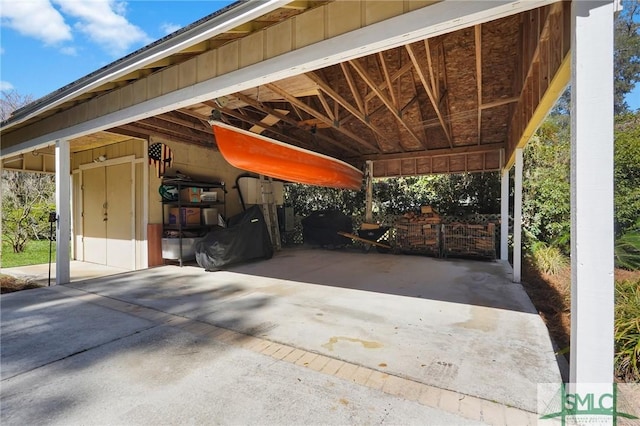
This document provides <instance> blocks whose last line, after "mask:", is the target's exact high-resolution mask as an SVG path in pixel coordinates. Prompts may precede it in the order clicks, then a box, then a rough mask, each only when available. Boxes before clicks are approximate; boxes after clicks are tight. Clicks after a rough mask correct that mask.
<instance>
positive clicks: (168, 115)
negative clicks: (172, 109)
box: [155, 110, 211, 132]
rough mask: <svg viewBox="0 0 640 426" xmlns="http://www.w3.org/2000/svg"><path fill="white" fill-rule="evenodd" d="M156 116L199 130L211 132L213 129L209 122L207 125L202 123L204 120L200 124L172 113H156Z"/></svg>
mask: <svg viewBox="0 0 640 426" xmlns="http://www.w3.org/2000/svg"><path fill="white" fill-rule="evenodd" d="M178 111H181V110H178ZM188 115H189V116H191V115H192V114H188ZM155 118H158V119H160V120H164V121H167V122H169V123H173V124H178V125H180V126H183V127H187V128H189V129H194V130H198V131H201V132H209V131H210V130H211V127H210V126H209V125H208V124H207V125H205V123H202V122H199V123H200V124H197V123H194V122H193V121H189V120H185V119H183V118H178V117H175V116H173V115H171V113H165V114H159V115H156V116H155Z"/></svg>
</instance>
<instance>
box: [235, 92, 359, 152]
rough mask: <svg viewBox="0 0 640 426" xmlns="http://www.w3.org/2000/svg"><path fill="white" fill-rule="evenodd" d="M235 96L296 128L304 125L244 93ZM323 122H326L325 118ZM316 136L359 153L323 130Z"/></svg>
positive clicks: (343, 148) (338, 146) (342, 148)
mask: <svg viewBox="0 0 640 426" xmlns="http://www.w3.org/2000/svg"><path fill="white" fill-rule="evenodd" d="M233 96H234V97H236V98H238V99H240V100H241V101H242V102H244V103H246V104H248V105H251V106H252V107H254V108H255V109H257V110H258V111H262V112H263V113H265V114H271V115H274V116H276V117H278V118H279V119H280V120H282V121H284V122H286V123H287V124H290V125H291V126H293V127H295V128H300V127H301V126H302V125H301V124H300V123H298V122H297V121H296V120H294V119H293V118H291V117H289V116H287V115H284V114H280V113H279V112H278V111H276V110H275V109H273V108H270V107H268V106H266V105H264V104H262V103H260V102H258V101H256V100H255V99H253V98H250V97H249V96H246V95H243V94H242V93H234V94H233ZM323 122H325V121H324V120H323ZM325 123H326V122H325ZM331 126H333V124H331ZM315 137H316V138H317V139H322V140H323V141H325V142H327V143H328V144H330V145H333V146H335V147H337V148H339V149H341V150H343V151H346V152H349V153H351V154H355V155H357V154H359V152H358V151H357V150H355V149H353V148H351V147H350V146H349V145H345V144H343V143H340V142H338V141H336V140H334V139H333V138H330V137H329V136H327V135H324V134H322V133H321V132H316V134H315Z"/></svg>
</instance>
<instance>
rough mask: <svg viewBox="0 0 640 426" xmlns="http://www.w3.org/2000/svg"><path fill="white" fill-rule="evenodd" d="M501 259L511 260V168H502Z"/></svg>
mask: <svg viewBox="0 0 640 426" xmlns="http://www.w3.org/2000/svg"><path fill="white" fill-rule="evenodd" d="M500 260H509V169H506V170H502V186H501V194H500Z"/></svg>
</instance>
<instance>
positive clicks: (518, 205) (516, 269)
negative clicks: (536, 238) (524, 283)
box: [513, 148, 522, 283]
mask: <svg viewBox="0 0 640 426" xmlns="http://www.w3.org/2000/svg"><path fill="white" fill-rule="evenodd" d="M515 177H516V179H515V194H514V197H513V198H514V200H513V282H515V283H519V282H520V280H521V277H522V148H516V176H515Z"/></svg>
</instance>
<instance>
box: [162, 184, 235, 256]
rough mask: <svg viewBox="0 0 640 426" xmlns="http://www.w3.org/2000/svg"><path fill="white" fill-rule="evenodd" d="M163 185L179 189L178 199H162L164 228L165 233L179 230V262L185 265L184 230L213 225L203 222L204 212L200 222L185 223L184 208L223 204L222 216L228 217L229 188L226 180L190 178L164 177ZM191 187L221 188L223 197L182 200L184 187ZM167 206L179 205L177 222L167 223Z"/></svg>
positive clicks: (201, 207) (196, 229) (199, 228)
mask: <svg viewBox="0 0 640 426" xmlns="http://www.w3.org/2000/svg"><path fill="white" fill-rule="evenodd" d="M162 184H163V185H166V186H173V187H175V188H176V189H177V190H178V199H177V200H164V199H163V200H162V224H163V225H162V229H163V234H164V231H167V230H170V231H177V232H178V239H179V241H178V246H179V249H178V250H179V251H178V259H177V260H178V263H179V264H180V266H183V264H184V262H183V260H184V259H183V238H184V235H183V232H184V231H189V230H192V231H199V230H202V229H206V228H210V227H212V226H213V225H207V224H203V223H202V213H201V215H200V223H199V224H183V223H182V209H183V208H188V207H194V208H199V209H203V208H207V207H216V206H222V217H223V218H226V214H227V212H226V194H227V189H226V187H225V184H224V182H203V181H190V180H182V179H164V180H163V181H162ZM189 188H199V189H205V190H208V191H210V190H221V191H220V193H221V195H222V199H221V200H220V199H218V200H217V201H205V202H197V203H196V202H187V201H182V199H181V197H180V194H181V191H182V190H183V189H189ZM165 206H170V207H177V208H178V216H177V218H176V223H175V224H167V223H165Z"/></svg>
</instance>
